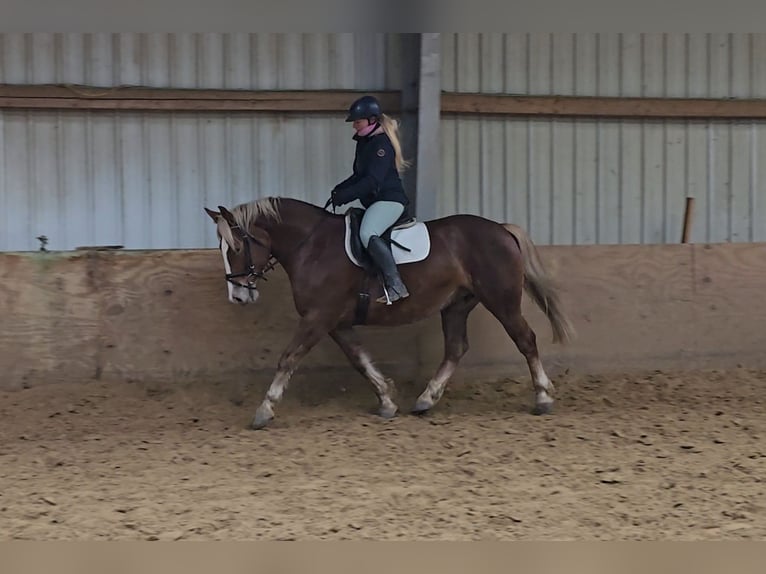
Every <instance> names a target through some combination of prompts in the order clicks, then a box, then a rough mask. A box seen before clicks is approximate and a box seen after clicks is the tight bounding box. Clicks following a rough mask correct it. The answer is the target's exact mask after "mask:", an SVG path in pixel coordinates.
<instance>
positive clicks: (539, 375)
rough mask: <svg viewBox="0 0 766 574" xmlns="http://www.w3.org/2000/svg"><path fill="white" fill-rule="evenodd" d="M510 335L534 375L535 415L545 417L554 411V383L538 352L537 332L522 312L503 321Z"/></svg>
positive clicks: (533, 411)
mask: <svg viewBox="0 0 766 574" xmlns="http://www.w3.org/2000/svg"><path fill="white" fill-rule="evenodd" d="M501 322H502V323H503V327H505V331H506V332H507V333H508V335H509V336H510V337H511V339H513V342H514V343H516V346H517V347H518V349H519V351H521V354H522V355H524V358H526V360H527V366H528V367H529V373H530V375H532V385H533V387H534V390H535V407H534V409H533V410H532V413H533V414H536V415H544V414H548V413H550V412H551V410H552V409H553V397H551V393H553V391H554V388H553V383H552V382H551V380H550V379H549V378H548V375H547V374H546V372H545V369H543V363H542V361H540V355H539V353H538V351H537V338H536V336H535V332H534V331H533V330H532V328H531V327H530V326H529V324H528V323H527V321H526V319H524V317H523V315H522V314H521V311H518V312H516V313H513V314H512V315H511V316H510V317H509V318H508V319H507V320H501Z"/></svg>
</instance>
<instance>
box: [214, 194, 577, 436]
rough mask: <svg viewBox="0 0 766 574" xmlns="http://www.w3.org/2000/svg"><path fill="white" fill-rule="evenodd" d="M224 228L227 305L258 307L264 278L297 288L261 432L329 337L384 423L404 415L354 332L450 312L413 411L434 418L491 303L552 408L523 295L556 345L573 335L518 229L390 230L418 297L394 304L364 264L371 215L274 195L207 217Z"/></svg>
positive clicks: (447, 222) (400, 226)
mask: <svg viewBox="0 0 766 574" xmlns="http://www.w3.org/2000/svg"><path fill="white" fill-rule="evenodd" d="M204 209H205V212H206V213H207V214H208V215H209V216H210V218H211V219H212V220H213V222H214V223H215V226H216V235H217V238H218V242H219V249H220V252H221V256H222V259H223V266H224V270H225V281H226V285H227V290H228V299H229V301H230V302H231V303H235V304H240V305H247V304H251V303H255V302H256V301H257V300H258V296H259V293H258V281H259V280H261V279H265V278H266V274H267V273H268V272H269V271H271V270H272V269H274V267H275V266H276V265H281V266H282V267H283V268H284V270H285V272H286V274H287V276H288V278H289V281H290V286H291V290H292V296H293V302H294V306H295V310H296V311H297V313H298V316H299V320H298V325H297V328H296V330H295V332H294V334H293V337H292V339H291V340H290V342H289V343H288V344H287V346H286V347H285V348H284V350H283V351H282V353H281V356H280V358H279V360H278V363H277V368H276V373H275V375H274V378H273V379H272V381H271V384H270V386H269V388H268V390H267V392H266V395H265V397H264V398H263V401H262V402H261V404H260V405H259V406H258V408H257V409H256V411H255V414H254V416H253V418H252V422H251V423H250V425H249V426H250V427H251V428H252V429H262V428H264V427H266V426H267V425H268V424H269V423H270V422H271V421H272V420H273V419H274V416H275V414H274V410H275V407H276V406H277V405H278V404H279V402H280V401H281V400H282V397H283V395H284V392H285V390H286V388H287V386H288V383H289V381H290V379H291V377H292V375H293V373H294V372H295V371H296V370H297V368H298V366H299V363H300V361H301V360H302V358H303V357H304V356H305V355H306V354H307V353H308V352H309V351H310V350H311V349H312V348H313V347H314V346H315V345H316V344H317V343H318V342H319V341H320V340H321V339H322V338H323V337H324V336H326V335H329V337H330V338H331V339H332V340H333V341H334V342H335V343H336V344H337V345H338V346H339V347H340V349H341V350H342V351H343V353H344V354H345V356H346V357H347V359H348V360H349V362H350V364H351V365H352V366H353V367H354V368H355V370H356V371H358V372H359V373H360V374H361V375H362V376H364V377H365V378H366V379H367V380H368V381H369V382H370V383H372V386H373V388H374V390H375V394H376V396H377V399H378V410H377V414H378V415H380V416H381V417H383V418H384V419H390V418H393V417H395V416H396V415H397V413H398V411H399V407H398V405H397V404H396V403H395V402H394V398H393V396H394V395H395V390H396V389H395V384H394V381H393V380H392V379H390V378H389V377H387V376H385V375H384V374H383V373H381V372H380V370H379V369H378V368H377V367H376V366H375V364H374V363H373V360H372V357H371V355H370V354H369V353H368V352H367V350H366V349H365V348H364V347H363V346H362V345H361V342H360V340H359V338H358V334H357V333H356V331H355V330H354V328H355V327H356V326H359V325H375V326H384V327H393V326H398V325H404V324H409V323H413V322H415V321H419V320H422V319H425V318H428V317H430V316H432V315H435V314H436V313H439V314H441V324H442V332H443V337H444V355H443V359H442V362H441V364H440V365H439V366H438V369H437V371H436V373H435V374H434V375H433V376H432V377H431V379H430V380H429V382H428V384H427V385H426V387H425V389H424V390H423V392H422V393H421V394H420V395H419V396H418V398H417V400H416V402H415V405H414V407H413V408H412V411H411V412H412V413H414V414H418V415H422V414H425V413H427V412H428V411H430V410H432V409H433V408H434V407H435V406H436V404H437V403H438V401H439V399H440V398H441V397H442V395H443V393H444V391H445V388H446V386H447V383H448V381H449V380H450V379H451V377H452V375H453V373H454V372H455V370H456V368H457V367H458V364H459V362H460V360H461V358H462V357H463V356H464V355H465V353H466V352H467V351H468V337H467V321H468V316H469V314H470V313H471V311H472V310H473V309H474V308H475V307H476V306H477V305H478V304H479V303H481V304H482V305H484V307H485V308H486V309H487V310H489V312H490V313H491V314H492V315H493V316H494V317H495V318H496V319H497V320H498V321H499V322H500V323H501V324H502V326H503V327H504V329H505V331H506V333H507V334H508V336H509V337H510V338H511V339H512V340H513V342H514V343H515V345H516V347H517V348H518V350H519V351H520V352H521V354H522V355H523V356H524V358H525V359H526V362H527V366H528V368H529V372H530V375H531V377H532V386H533V390H534V394H535V404H534V407H533V409H532V414H534V415H543V414H549V413H550V412H551V411H552V408H553V404H554V399H553V394H554V391H555V389H554V385H553V383H552V381H551V380H550V378H549V377H548V375H547V374H546V372H545V369H544V368H543V365H542V362H541V360H540V356H539V353H538V348H537V343H536V334H535V332H534V331H533V330H532V328H531V327H530V326H529V324H528V323H527V321H526V319H525V318H524V317H523V315H522V312H521V301H522V294H523V292H524V291H526V293H527V294H528V295H529V296H530V297H531V299H532V300H533V301H534V302H535V303H536V304H537V306H538V307H539V308H540V309H542V311H543V312H544V313H545V315H546V317H547V319H548V321H549V322H550V325H551V328H552V332H553V341H554V343H563V344H565V343H567V342H569V341H570V340H571V339H572V338H573V336H574V334H575V331H574V328H573V326H572V324H571V322H570V320H569V319H568V317H567V316H566V313H565V312H564V309H563V306H562V304H561V301H560V298H559V294H558V286H557V285H555V283H554V282H553V280H552V278H551V277H550V276H549V275H548V274H547V272H546V271H545V269H544V267H543V265H542V262H541V261H540V258H539V255H538V253H537V250H536V246H535V245H534V243H533V242H532V240H531V239H530V238H529V236H528V234H527V233H525V232H524V230H523V229H521V228H520V227H518V226H516V225H513V224H501V223H498V222H495V221H492V220H490V219H487V218H484V217H480V216H476V215H469V214H455V215H449V216H446V217H442V218H439V219H433V220H428V221H418V220H417V219H416V218H414V217H413V218H410V220H409V221H404V222H401V221H400V222H397V224H395V225H393V226H392V227H390V228H389V230H388V231H387V232H386V239H387V241H388V244H389V245H390V248H391V249H392V250H394V251H395V260H396V261H397V265H398V267H399V270H400V274H401V277H402V279H403V280H404V282H405V284H406V285H407V288H408V290H409V293H410V295H409V297H407V298H405V299H400V300H398V301H396V302H395V303H393V304H390V302H388V304H387V302H386V301H384V302H382V303H381V302H377V301H376V299H378V298H379V297H382V298H384V299H385V289H384V286H383V283H382V281H381V280H380V278H379V277H378V276H377V275H376V270H375V269H374V268H373V267H371V266H370V264H369V261H366V260H365V259H364V253H363V248H360V245H361V243H360V241H359V240H358V223H359V219H360V213H361V212H362V210H361V208H355V207H352V208H350V209H349V210H348V211H347V212H346V213H342V214H341V213H335V212H334V211H329V210H328V209H327V205H325V207H324V208H322V207H319V206H318V205H314V204H312V203H308V202H305V201H301V200H298V199H293V198H288V197H265V198H260V199H257V200H254V201H251V202H247V203H242V204H239V205H237V206H236V207H233V208H232V209H230V210H229V209H227V208H226V207H224V206H218V211H214V210H211V209H208V208H207V207H205V208H204Z"/></svg>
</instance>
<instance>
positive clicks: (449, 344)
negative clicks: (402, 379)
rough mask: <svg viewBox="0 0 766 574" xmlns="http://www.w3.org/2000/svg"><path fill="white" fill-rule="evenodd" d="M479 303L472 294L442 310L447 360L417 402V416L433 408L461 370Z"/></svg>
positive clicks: (443, 360) (445, 357)
mask: <svg viewBox="0 0 766 574" xmlns="http://www.w3.org/2000/svg"><path fill="white" fill-rule="evenodd" d="M478 303H479V300H478V299H477V298H476V297H475V296H474V295H473V294H470V293H469V294H466V295H465V296H463V297H461V298H460V299H459V300H457V301H455V302H454V303H452V304H451V305H450V306H449V307H446V308H445V309H444V310H442V313H441V315H442V332H443V334H444V358H443V359H442V363H441V365H439V368H438V370H437V371H436V374H435V375H434V376H433V377H432V378H431V380H430V381H429V382H428V386H427V387H426V389H425V390H424V391H423V393H422V394H421V395H420V396H419V397H418V400H417V401H416V402H415V407H414V408H413V409H412V411H413V412H414V413H416V414H422V413H424V412H426V411H428V410H429V409H431V408H433V407H434V406H435V405H436V403H437V402H438V401H439V399H441V397H442V395H443V394H444V389H445V388H446V387H447V383H448V382H449V380H450V378H451V377H452V375H453V374H454V372H455V369H457V366H458V363H459V362H460V359H461V358H462V357H463V355H465V354H466V352H467V351H468V315H469V314H470V312H471V311H472V310H473V308H474V307H476V305H478Z"/></svg>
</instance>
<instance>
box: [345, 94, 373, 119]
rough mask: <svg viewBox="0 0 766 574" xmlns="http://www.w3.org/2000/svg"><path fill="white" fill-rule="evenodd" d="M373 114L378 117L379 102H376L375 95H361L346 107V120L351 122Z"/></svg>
mask: <svg viewBox="0 0 766 574" xmlns="http://www.w3.org/2000/svg"><path fill="white" fill-rule="evenodd" d="M372 116H375V117H376V118H380V116H381V111H380V102H378V100H377V98H375V96H362V97H361V98H359V99H358V100H356V101H355V102H354V103H353V104H351V107H350V108H349V109H348V116H347V117H346V121H347V122H353V121H356V120H361V119H365V118H371V117H372Z"/></svg>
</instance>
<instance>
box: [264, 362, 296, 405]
mask: <svg viewBox="0 0 766 574" xmlns="http://www.w3.org/2000/svg"><path fill="white" fill-rule="evenodd" d="M290 374H291V373H289V372H287V371H280V372H278V373H277V375H276V376H275V377H274V380H273V381H272V382H271V385H270V386H269V390H268V392H267V393H266V400H267V401H268V402H269V404H271V405H272V406H273V405H276V404H277V403H279V402H280V401H281V400H282V395H284V393H285V389H286V388H287V383H288V382H289V381H290Z"/></svg>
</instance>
